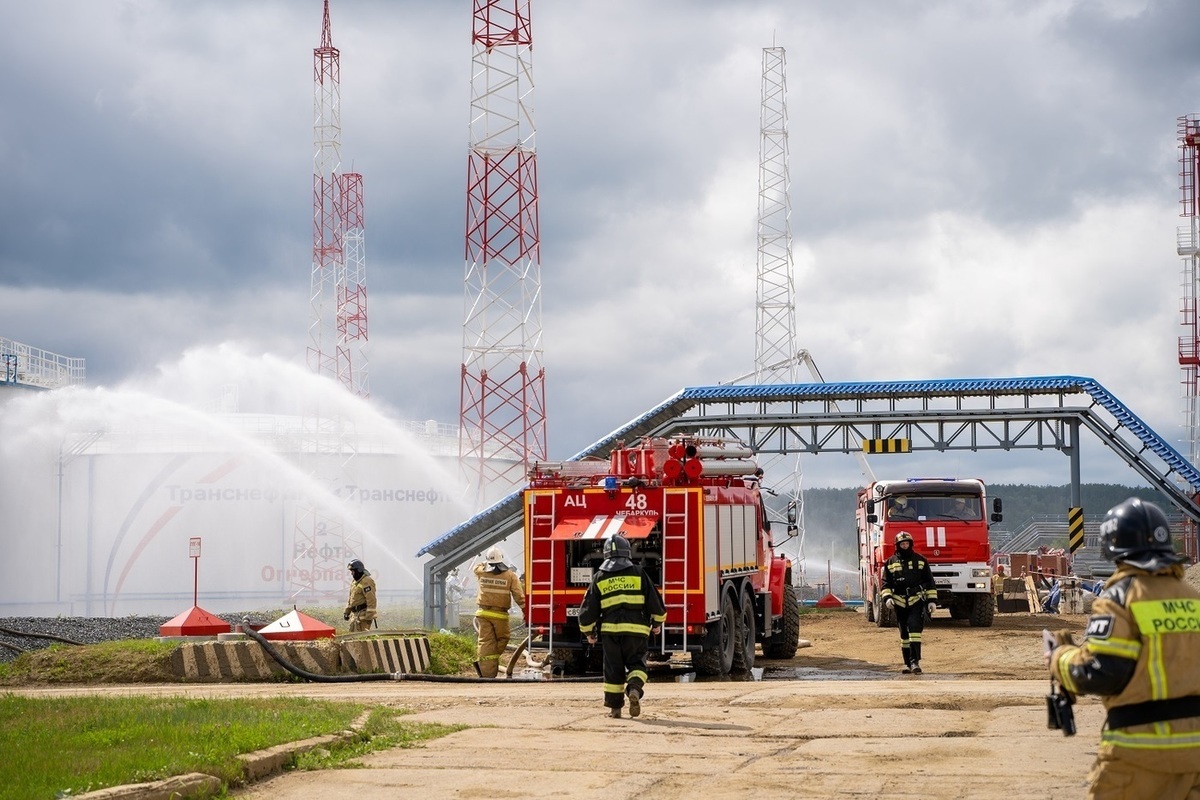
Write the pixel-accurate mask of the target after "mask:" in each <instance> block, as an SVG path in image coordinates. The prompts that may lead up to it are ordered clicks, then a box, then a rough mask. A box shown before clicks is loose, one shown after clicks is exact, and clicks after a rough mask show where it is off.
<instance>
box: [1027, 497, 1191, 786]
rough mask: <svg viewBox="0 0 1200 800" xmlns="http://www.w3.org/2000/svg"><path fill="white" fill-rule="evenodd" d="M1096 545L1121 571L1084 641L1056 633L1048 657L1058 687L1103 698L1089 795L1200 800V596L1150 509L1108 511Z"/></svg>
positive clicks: (1158, 515) (1141, 505)
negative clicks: (1102, 719) (1198, 799)
mask: <svg viewBox="0 0 1200 800" xmlns="http://www.w3.org/2000/svg"><path fill="white" fill-rule="evenodd" d="M1100 548H1101V550H1102V552H1103V554H1104V557H1105V558H1106V559H1107V560H1109V561H1114V562H1116V564H1117V568H1116V571H1115V572H1113V575H1112V577H1111V578H1109V579H1108V581H1107V582H1106V583H1105V584H1104V591H1103V592H1101V593H1100V596H1099V597H1097V598H1096V601H1095V603H1094V604H1093V605H1092V614H1091V617H1090V618H1089V619H1088V625H1087V630H1086V631H1085V632H1084V639H1083V644H1082V645H1081V646H1078V647H1077V646H1075V644H1074V643H1073V642H1071V641H1070V633H1069V632H1067V631H1059V632H1057V633H1054V634H1048V635H1049V636H1052V637H1053V638H1054V639H1055V640H1056V641H1057V642H1058V644H1057V645H1056V646H1054V647H1053V649H1049V648H1048V649H1047V653H1046V658H1047V661H1048V664H1049V667H1050V675H1051V677H1052V678H1053V679H1054V680H1055V681H1056V682H1057V683H1058V684H1059V685H1060V686H1062V688H1063V690H1064V691H1066V692H1068V693H1069V694H1070V695H1075V694H1095V695H1100V698H1101V702H1102V703H1103V704H1104V708H1105V710H1106V711H1107V712H1108V718H1107V719H1106V720H1105V724H1104V728H1103V729H1102V730H1101V733H1100V748H1099V750H1098V751H1097V753H1096V762H1095V764H1094V765H1093V766H1092V770H1091V772H1090V773H1089V775H1088V781H1089V789H1088V797H1090V798H1102V797H1153V798H1156V799H1158V800H1161V799H1162V798H1196V797H1200V668H1197V666H1196V664H1197V663H1198V662H1200V590H1197V589H1196V587H1194V586H1192V585H1190V584H1189V583H1187V582H1186V581H1185V580H1184V568H1183V563H1184V562H1186V561H1187V558H1186V557H1185V556H1181V555H1178V554H1177V553H1176V552H1175V549H1174V547H1173V546H1172V544H1171V532H1170V525H1169V524H1168V522H1167V518H1166V515H1164V514H1163V512H1162V510H1161V509H1160V508H1159V507H1158V506H1156V505H1154V504H1153V503H1147V502H1145V501H1143V500H1139V499H1137V498H1131V499H1129V500H1126V501H1125V502H1123V503H1121V504H1119V505H1117V506H1114V507H1113V508H1111V509H1110V510H1109V512H1108V514H1107V515H1105V517H1104V521H1103V522H1102V523H1101V525H1100Z"/></svg>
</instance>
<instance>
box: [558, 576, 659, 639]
mask: <svg viewBox="0 0 1200 800" xmlns="http://www.w3.org/2000/svg"><path fill="white" fill-rule="evenodd" d="M666 618H667V610H666V607H665V606H664V605H663V601H662V596H661V595H660V594H659V593H658V587H657V586H655V585H654V581H652V580H650V577H649V576H648V575H647V574H646V573H645V571H644V570H643V569H642V568H641V567H639V566H638V565H636V564H631V565H630V566H628V567H625V568H624V569H619V570H617V571H616V572H603V571H600V572H597V573H596V574H595V575H594V576H592V584H591V586H589V587H588V590H587V593H586V594H585V595H584V596H583V606H582V607H581V608H580V611H579V631H580V632H581V633H583V634H584V635H587V634H590V633H593V632H595V630H596V625H597V623H599V625H600V633H607V634H613V635H621V634H625V635H631V636H649V635H650V628H651V627H652V626H653V625H660V624H662V622H663V620H665V619H666Z"/></svg>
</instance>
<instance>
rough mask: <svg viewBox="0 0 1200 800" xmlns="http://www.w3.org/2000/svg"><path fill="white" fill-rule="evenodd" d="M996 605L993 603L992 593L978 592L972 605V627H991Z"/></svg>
mask: <svg viewBox="0 0 1200 800" xmlns="http://www.w3.org/2000/svg"><path fill="white" fill-rule="evenodd" d="M994 611H995V607H994V606H993V605H992V598H991V595H987V594H977V595H975V602H974V604H973V605H972V606H971V627H972V628H990V627H992V613H993V612H994Z"/></svg>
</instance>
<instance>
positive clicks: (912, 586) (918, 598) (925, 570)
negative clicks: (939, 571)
mask: <svg viewBox="0 0 1200 800" xmlns="http://www.w3.org/2000/svg"><path fill="white" fill-rule="evenodd" d="M879 597H880V599H881V600H887V599H889V598H891V601H892V603H893V604H894V605H896V606H899V607H900V608H907V607H908V606H911V605H919V604H921V603H927V602H931V601H933V600H937V587H936V586H935V585H934V583H933V572H932V571H931V570H930V569H929V562H928V561H926V560H925V557H924V556H922V555H921V554H920V553H917V552H915V551H912V550H910V551H909V552H907V553H904V552H901V551H897V552H896V554H895V555H893V556H892V557H891V558H889V559H888V560H887V563H885V564H884V565H883V591H882V592H880V593H879Z"/></svg>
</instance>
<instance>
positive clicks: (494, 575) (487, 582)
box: [475, 547, 525, 678]
mask: <svg viewBox="0 0 1200 800" xmlns="http://www.w3.org/2000/svg"><path fill="white" fill-rule="evenodd" d="M484 560H485V562H486V563H483V564H476V565H475V579H476V581H478V582H479V596H478V597H477V598H476V600H475V602H476V604H477V605H478V606H479V608H478V610H476V612H475V628H476V630H477V631H478V632H479V644H478V647H477V649H476V651H475V657H476V658H477V659H478V660H477V661H476V662H475V665H476V667H477V668H478V670H479V674H480V675H481V676H482V677H484V678H494V677H496V674H497V673H498V672H499V671H500V654H501V653H503V652H504V648H506V647H508V637H509V632H510V631H509V621H508V609H509V607H510V606H511V605H513V604H516V606H517V608H519V609H521V614H522V615H524V613H525V589H524V587H522V586H521V579H520V578H518V577H517V573H515V572H513V571H512V569H511V568H510V567H509V566H508V565H507V564H505V563H504V552H503V551H502V550H501V549H500V548H499V547H493V548H491V549H489V550H488V551H487V554H486V555H485V556H484Z"/></svg>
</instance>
